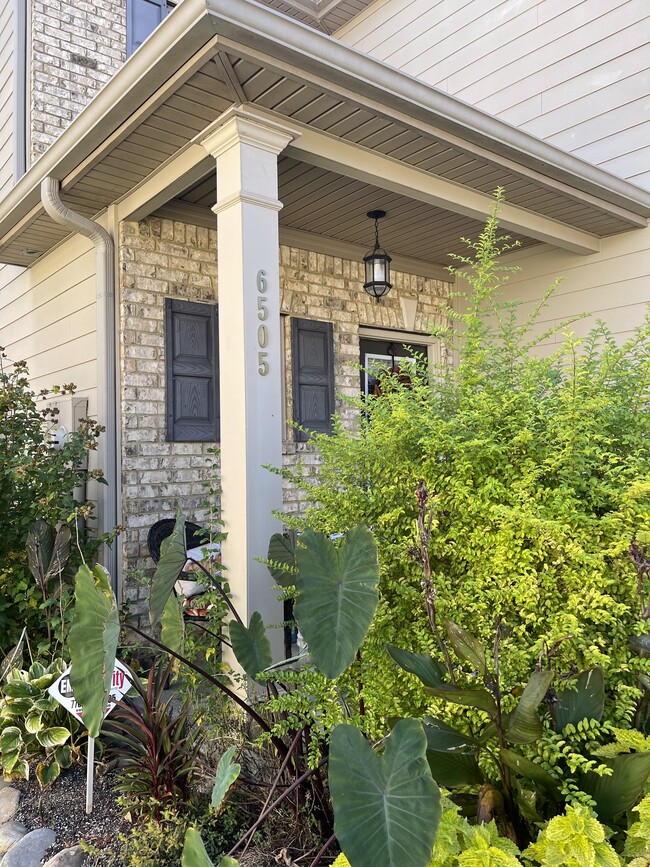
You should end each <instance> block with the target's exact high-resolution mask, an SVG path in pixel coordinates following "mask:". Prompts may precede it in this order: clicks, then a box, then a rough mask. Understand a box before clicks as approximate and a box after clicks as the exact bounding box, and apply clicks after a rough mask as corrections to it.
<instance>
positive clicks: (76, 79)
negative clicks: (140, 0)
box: [24, 0, 126, 162]
mask: <svg viewBox="0 0 650 867" xmlns="http://www.w3.org/2000/svg"><path fill="white" fill-rule="evenodd" d="M24 2H28V0H24ZM31 30H32V32H31V39H32V69H31V80H32V87H31V92H32V96H31V107H30V112H31V140H30V155H29V159H30V162H34V161H35V160H36V159H38V157H39V156H40V155H41V154H42V153H44V151H45V150H47V148H48V147H49V145H51V144H52V142H53V141H54V140H55V139H56V138H58V136H59V135H60V134H61V133H62V132H63V130H64V129H66V127H67V126H68V125H69V124H70V122H71V121H72V120H73V119H74V118H75V117H76V116H77V115H78V114H79V112H80V111H81V110H82V108H83V107H84V106H85V105H87V104H88V103H89V102H90V100H91V99H92V98H93V96H95V94H96V93H97V92H98V91H99V90H100V89H101V88H102V87H103V85H104V84H106V82H107V81H108V80H109V79H110V78H111V77H112V76H113V75H114V74H115V72H117V70H118V69H119V68H120V66H121V65H122V64H123V63H124V60H125V58H126V0H32V25H31Z"/></svg>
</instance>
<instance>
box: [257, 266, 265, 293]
mask: <svg viewBox="0 0 650 867" xmlns="http://www.w3.org/2000/svg"><path fill="white" fill-rule="evenodd" d="M257 291H258V292H261V293H264V292H266V271H264V270H262V269H260V270H259V271H258V272H257Z"/></svg>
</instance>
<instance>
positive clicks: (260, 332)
mask: <svg viewBox="0 0 650 867" xmlns="http://www.w3.org/2000/svg"><path fill="white" fill-rule="evenodd" d="M267 286H268V284H267V282H266V271H264V270H262V269H260V270H259V271H258V272H257V291H258V296H257V318H258V319H260V320H261V323H260V325H258V327H257V345H258V346H259V348H260V350H259V352H258V353H257V361H258V368H257V372H258V373H259V375H260V376H266V375H267V373H268V372H269V363H268V361H267V360H266V357H267V355H268V352H264V350H265V349H266V347H267V346H268V345H269V329H268V326H266V325H265V324H264V323H265V322H266V320H267V319H268V317H269V309H268V307H267V306H266V300H267V299H266V294H265V293H266V290H267Z"/></svg>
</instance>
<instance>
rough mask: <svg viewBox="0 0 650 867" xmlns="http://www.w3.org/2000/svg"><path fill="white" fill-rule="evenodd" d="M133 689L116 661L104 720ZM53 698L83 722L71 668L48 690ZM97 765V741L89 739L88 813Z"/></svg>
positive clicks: (125, 669) (87, 766) (91, 805)
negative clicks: (71, 677) (94, 768)
mask: <svg viewBox="0 0 650 867" xmlns="http://www.w3.org/2000/svg"><path fill="white" fill-rule="evenodd" d="M130 688H131V681H130V680H129V675H128V670H127V668H126V666H125V665H123V664H122V663H121V662H120V661H119V660H118V659H116V660H115V668H114V669H113V676H112V678H111V688H110V691H109V694H108V702H107V704H106V710H105V711H104V718H106V717H107V716H108V714H109V713H110V712H111V711H112V710H113V708H114V707H115V705H116V704H117V702H118V701H121V700H122V699H123V698H124V696H125V695H126V694H127V692H128V691H129V689H130ZM48 692H49V694H50V695H51V696H52V698H55V699H56V700H57V701H58V702H59V704H62V705H63V707H64V708H65V709H66V710H67V711H68V713H71V714H72V716H74V717H77V719H80V720H81V721H82V722H83V708H82V707H81V705H80V704H79V702H78V701H77V699H76V698H75V697H74V692H73V690H72V685H71V684H70V668H67V669H66V670H65V671H64V672H63V674H62V675H61V677H59V678H58V679H57V680H55V681H54V683H53V684H52V686H51V687H50V688H49V689H48ZM94 764H95V739H94V738H91V737H89V738H88V761H87V765H86V813H91V812H92V809H93V767H94Z"/></svg>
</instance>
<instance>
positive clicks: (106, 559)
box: [41, 177, 118, 585]
mask: <svg viewBox="0 0 650 867" xmlns="http://www.w3.org/2000/svg"><path fill="white" fill-rule="evenodd" d="M59 186H60V184H59V181H58V180H56V179H55V178H51V177H48V178H45V179H44V180H43V182H42V183H41V201H42V203H43V207H44V208H45V210H46V212H47V213H48V215H49V216H50V217H51V218H52V219H53V220H54V221H55V222H56V223H60V224H61V225H62V226H65V227H66V229H70V230H71V231H73V232H78V233H79V234H81V235H85V236H86V237H87V238H90V240H91V241H92V242H93V244H94V245H95V254H96V284H95V297H96V307H97V416H98V421H99V423H100V424H101V425H103V426H104V428H105V431H104V433H103V434H102V436H101V437H100V441H99V443H100V456H101V463H102V470H103V472H104V478H105V479H106V481H107V483H108V486H107V487H106V488H105V490H104V492H103V494H104V496H103V497H102V498H101V499H100V502H99V504H98V506H99V509H100V511H99V529H100V532H104V533H106V532H110V531H111V530H112V529H113V528H114V527H115V525H116V524H117V492H118V479H117V430H116V429H117V394H116V382H115V378H116V369H115V245H114V244H113V239H112V238H111V236H110V235H109V233H108V232H107V231H106V229H104V228H103V226H100V225H99V223H95V222H93V220H89V219H87V218H86V217H84V216H82V215H81V214H77V213H75V212H74V211H72V210H71V209H70V208H69V207H68V206H67V205H65V204H64V203H63V202H62V201H61V197H60V195H59ZM116 549H117V546H116V544H115V543H113V545H112V546H111V547H109V546H108V545H106V546H104V551H103V556H102V560H103V563H104V566H105V567H106V568H107V569H108V571H109V573H110V575H111V578H112V580H113V584H114V585H115V584H116V582H117V577H118V570H117V565H118V564H117V551H116Z"/></svg>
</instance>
